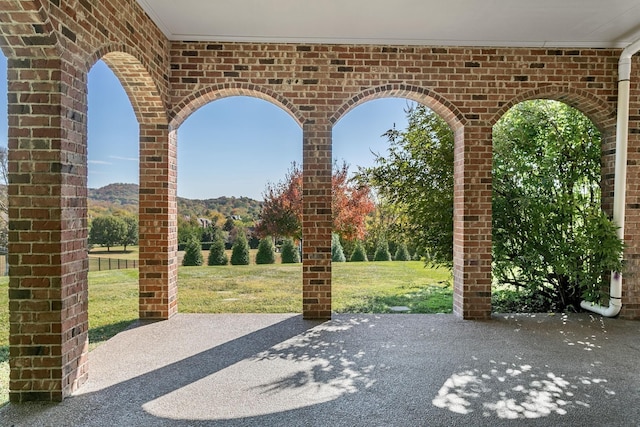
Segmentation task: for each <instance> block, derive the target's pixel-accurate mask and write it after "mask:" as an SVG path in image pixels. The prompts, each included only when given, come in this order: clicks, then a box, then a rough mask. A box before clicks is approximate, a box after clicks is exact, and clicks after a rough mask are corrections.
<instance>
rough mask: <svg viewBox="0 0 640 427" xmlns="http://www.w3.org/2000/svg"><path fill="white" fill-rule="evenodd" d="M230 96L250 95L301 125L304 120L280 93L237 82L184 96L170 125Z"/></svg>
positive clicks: (176, 126)
mask: <svg viewBox="0 0 640 427" xmlns="http://www.w3.org/2000/svg"><path fill="white" fill-rule="evenodd" d="M230 96H250V97H253V98H258V99H262V100H264V101H267V102H269V103H271V104H274V105H276V106H277V107H280V108H281V109H282V110H284V111H285V112H286V113H287V114H289V115H290V116H291V117H292V118H293V120H295V122H296V123H297V124H298V125H299V126H301V127H302V125H303V123H304V122H305V120H306V119H305V117H304V115H303V114H302V113H301V111H300V110H299V109H298V108H297V107H296V106H295V105H294V104H293V103H292V102H291V101H289V100H288V99H286V98H285V97H283V96H282V95H280V94H278V93H276V92H274V91H272V90H270V89H268V88H265V87H262V86H259V85H254V84H249V83H239V84H220V85H215V86H210V87H207V88H203V89H201V90H199V91H197V92H195V93H193V94H192V95H190V96H188V97H186V98H184V99H183V100H182V101H180V102H179V103H178V104H176V106H175V108H174V110H173V114H172V119H171V122H170V123H171V126H172V127H173V128H174V129H177V128H179V127H180V126H181V125H182V124H183V123H184V122H185V120H187V118H188V117H189V116H190V115H191V114H193V113H194V112H195V111H197V110H198V109H199V108H200V107H202V106H204V105H206V104H208V103H210V102H213V101H215V100H218V99H222V98H227V97H230Z"/></svg>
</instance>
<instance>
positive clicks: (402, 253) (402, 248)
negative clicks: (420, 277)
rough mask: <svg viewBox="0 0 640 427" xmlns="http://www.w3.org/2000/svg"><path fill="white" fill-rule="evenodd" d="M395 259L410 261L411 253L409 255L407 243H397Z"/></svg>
mask: <svg viewBox="0 0 640 427" xmlns="http://www.w3.org/2000/svg"><path fill="white" fill-rule="evenodd" d="M395 260H396V261H411V255H409V250H408V249H407V245H405V244H404V243H401V244H399V245H398V249H397V250H396V256H395Z"/></svg>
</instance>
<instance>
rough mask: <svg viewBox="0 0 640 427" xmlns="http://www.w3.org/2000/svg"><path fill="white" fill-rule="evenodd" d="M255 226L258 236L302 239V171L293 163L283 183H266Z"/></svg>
mask: <svg viewBox="0 0 640 427" xmlns="http://www.w3.org/2000/svg"><path fill="white" fill-rule="evenodd" d="M263 197H264V203H263V204H262V212H261V213H260V220H259V221H258V223H257V224H256V233H257V234H258V235H259V236H262V237H264V236H274V237H275V236H277V237H293V238H296V239H300V238H302V171H301V170H300V168H299V167H298V165H297V164H296V163H295V162H294V163H292V164H291V168H290V169H289V170H288V171H287V174H286V175H285V178H284V180H283V181H280V182H278V183H275V184H274V183H271V182H270V183H268V184H267V188H266V189H265V191H264V193H263Z"/></svg>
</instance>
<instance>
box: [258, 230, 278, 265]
mask: <svg viewBox="0 0 640 427" xmlns="http://www.w3.org/2000/svg"><path fill="white" fill-rule="evenodd" d="M275 262H276V251H275V248H274V247H273V240H272V239H271V237H269V236H267V237H265V238H263V239H261V240H260V244H258V253H257V254H256V264H275Z"/></svg>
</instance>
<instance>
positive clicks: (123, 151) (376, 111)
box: [0, 55, 407, 199]
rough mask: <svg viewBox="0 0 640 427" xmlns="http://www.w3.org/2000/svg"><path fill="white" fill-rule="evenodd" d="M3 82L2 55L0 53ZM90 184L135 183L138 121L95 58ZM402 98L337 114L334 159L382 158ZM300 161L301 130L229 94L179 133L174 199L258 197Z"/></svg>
mask: <svg viewBox="0 0 640 427" xmlns="http://www.w3.org/2000/svg"><path fill="white" fill-rule="evenodd" d="M0 78H2V80H3V81H5V82H6V58H4V56H2V55H0ZM6 90H7V87H6V84H4V85H2V88H1V89H0V99H2V100H4V101H3V102H0V117H2V120H0V145H4V146H6V144H7V119H6V117H7V114H6V107H7V105H6V99H7V96H6ZM88 90H89V95H88V96H89V99H88V100H89V116H88V123H89V134H88V162H89V166H88V167H89V178H88V181H89V187H91V188H97V187H102V186H104V185H107V184H109V183H114V182H126V183H138V173H139V169H138V164H139V162H138V159H139V147H138V124H137V121H136V118H135V115H134V113H133V109H132V108H131V104H130V102H129V100H128V98H127V96H126V94H125V92H124V90H123V88H122V86H121V85H120V82H119V81H118V79H117V78H116V77H115V75H114V74H113V73H112V72H111V70H110V69H109V68H108V67H107V66H106V65H105V64H104V63H103V62H102V61H99V62H98V63H97V64H96V65H95V66H94V67H93V68H92V69H91V72H90V73H89V88H88ZM406 106H407V100H405V99H398V98H389V99H381V100H375V101H370V102H367V103H365V104H363V105H360V106H359V107H357V108H355V109H354V110H352V111H351V112H349V113H348V114H347V115H346V116H344V117H343V118H342V119H341V120H340V121H339V122H338V123H337V124H336V126H335V127H334V130H333V156H334V159H337V160H339V161H342V160H345V161H346V162H347V163H348V164H350V165H351V170H352V171H355V170H356V169H357V166H369V165H371V164H373V155H372V154H371V151H374V152H380V153H384V152H385V150H386V147H387V141H386V139H385V138H383V137H381V135H382V134H383V133H384V132H386V131H387V130H388V129H389V128H390V127H392V126H393V124H394V123H395V124H396V126H398V127H400V128H404V127H405V126H406V118H405V113H404V108H405V107H406ZM294 161H295V162H298V163H301V161H302V129H301V128H300V127H299V126H298V125H297V124H296V122H295V121H294V120H293V119H292V118H291V117H290V116H289V115H288V114H287V113H286V112H284V111H283V110H281V109H280V108H279V107H277V106H275V105H273V104H271V103H269V102H267V101H263V100H260V99H255V98H249V97H230V98H224V99H221V100H217V101H214V102H212V103H210V104H207V105H206V106H204V107H202V108H201V109H199V110H198V111H196V112H195V113H194V114H193V115H191V116H190V117H189V118H188V119H187V120H186V121H185V123H184V124H183V125H182V126H181V127H180V128H179V129H178V195H179V196H181V197H187V198H192V199H196V198H198V199H207V198H214V197H220V196H236V197H240V196H247V197H251V198H254V199H261V198H262V192H263V191H264V188H265V185H266V184H267V183H268V182H277V181H279V180H281V179H282V178H283V177H284V175H285V173H286V171H287V169H288V168H289V166H290V165H291V163H292V162H294Z"/></svg>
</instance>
